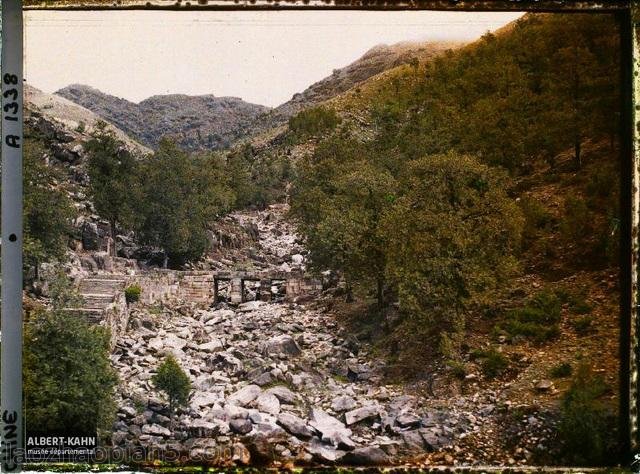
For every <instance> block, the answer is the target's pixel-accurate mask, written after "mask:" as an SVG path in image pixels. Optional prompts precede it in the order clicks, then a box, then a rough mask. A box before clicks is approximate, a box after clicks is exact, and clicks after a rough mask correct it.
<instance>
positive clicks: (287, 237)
mask: <svg viewBox="0 0 640 474" xmlns="http://www.w3.org/2000/svg"><path fill="white" fill-rule="evenodd" d="M455 46H456V48H455V49H446V48H445V45H442V44H436V45H434V44H428V45H427V46H425V47H424V48H422V49H421V48H418V49H417V50H416V49H415V48H414V46H407V45H401V46H393V47H390V48H384V47H382V48H380V47H378V48H374V49H373V50H372V51H370V52H369V53H368V54H366V55H365V56H364V57H363V58H360V59H359V60H358V61H356V62H355V63H353V64H352V65H350V66H347V67H346V68H343V69H342V70H337V71H336V73H335V74H334V75H332V76H331V77H329V78H326V79H325V80H323V81H320V82H319V83H317V84H315V85H312V86H311V87H310V88H309V89H307V90H306V91H303V93H302V94H300V95H298V96H296V97H294V99H292V101H290V102H287V103H286V104H283V105H282V106H281V107H280V108H279V110H280V112H282V114H280V115H278V114H275V115H273V114H272V116H271V118H270V119H269V120H267V118H266V116H262V115H260V114H261V113H262V112H264V110H261V109H260V107H258V108H256V107H254V106H251V105H247V104H245V103H242V104H238V103H237V102H236V101H232V102H233V103H231V104H226V105H225V101H224V100H223V99H214V98H212V97H210V96H209V97H205V98H199V99H197V98H196V99H193V101H192V102H191V105H190V107H191V106H193V107H191V108H189V110H182V109H181V108H180V107H179V106H178V105H177V104H176V103H175V102H174V100H173V99H175V96H171V97H164V98H156V99H149V101H145V102H148V104H147V105H149V106H150V109H147V110H146V111H145V112H144V114H143V113H142V112H140V113H138V112H136V111H135V110H138V109H136V108H131V107H129V105H128V104H122V103H120V102H118V103H117V104H116V105H118V104H119V106H123V107H124V108H123V110H125V112H127V111H129V112H131V114H132V117H133V119H132V120H133V123H134V125H136V124H138V125H139V124H141V123H142V122H143V121H147V120H150V121H151V122H152V125H153V126H152V127H151V128H150V129H147V130H152V131H153V135H152V136H151V135H149V136H147V135H145V134H144V133H146V132H144V133H143V132H141V131H140V129H135V127H133V126H132V127H133V128H131V127H130V128H128V129H127V131H128V132H129V133H130V134H131V135H134V136H137V137H143V136H145V137H147V138H146V139H145V143H148V144H150V145H153V147H154V150H153V151H152V150H150V149H148V148H146V147H144V146H142V145H140V144H138V143H136V142H135V141H133V140H132V139H131V138H127V137H126V135H125V133H124V132H123V131H122V130H119V129H117V128H115V127H114V126H112V125H109V124H107V123H104V122H102V121H101V120H99V119H98V117H97V116H96V115H95V114H94V113H92V112H89V111H88V110H86V109H84V108H82V107H77V106H75V105H74V104H71V103H70V102H69V101H68V100H65V99H62V98H60V97H57V96H47V95H46V94H42V93H38V92H37V91H31V94H30V95H31V99H30V100H28V104H27V113H26V115H25V117H26V120H25V122H26V124H25V125H26V126H25V131H26V137H25V138H26V140H25V216H24V217H25V281H26V299H25V301H26V302H25V307H26V326H25V334H26V336H27V337H26V340H27V344H26V350H25V361H26V368H25V374H26V375H25V380H26V382H27V385H26V389H25V398H26V400H27V409H28V410H30V412H29V414H28V416H30V417H31V419H32V420H37V423H38V424H39V425H40V426H42V427H44V426H53V427H55V429H58V428H62V427H67V428H68V427H72V428H73V429H76V428H83V429H84V428H87V427H88V428H89V429H90V430H98V432H99V434H100V437H101V443H104V444H105V445H106V446H109V447H111V448H115V447H119V448H125V449H128V450H130V449H134V448H135V449H138V448H142V449H145V450H149V451H151V450H158V451H159V452H162V450H164V449H166V448H167V447H168V446H171V449H174V448H175V450H176V452H178V453H180V455H181V456H183V455H184V456H185V459H186V458H187V457H188V456H191V454H192V453H193V452H194V449H195V450H196V451H198V450H207V449H210V448H215V449H219V448H220V449H222V450H226V451H228V452H229V453H233V454H232V457H230V458H229V459H228V460H227V459H223V460H220V459H216V460H215V461H211V463H212V464H213V465H215V466H216V467H219V466H221V465H224V466H225V467H227V466H229V465H251V466H261V465H265V466H271V467H276V468H284V467H286V468H289V467H291V468H293V467H297V466H299V465H307V466H319V465H322V466H339V465H343V464H344V465H390V464H399V463H405V462H406V463H408V464H409V465H411V466H421V467H423V466H432V465H440V464H447V465H458V466H460V465H489V464H493V465H521V466H522V465H531V464H538V465H541V464H544V465H549V464H553V465H575V464H579V465H613V464H615V463H616V462H617V460H618V456H619V452H618V448H617V444H616V443H617V434H616V429H617V426H616V410H617V403H618V369H619V367H618V365H619V364H618V360H617V357H618V331H619V325H618V314H619V307H618V304H619V301H618V300H619V294H618V293H619V288H618V277H619V275H618V270H619V261H618V259H619V255H618V253H619V245H618V241H619V221H620V209H619V192H618V189H619V170H620V166H619V152H620V137H619V136H618V128H619V122H620V114H619V111H620V108H621V107H620V103H619V102H620V90H619V85H618V79H619V62H620V58H619V49H620V48H619V45H618V32H617V25H616V23H615V21H614V19H613V17H610V16H606V15H574V14H572V15H546V14H536V15H525V16H524V17H522V18H521V19H519V20H518V21H516V22H515V23H512V24H510V25H508V26H507V27H505V28H503V29H501V30H499V31H497V32H496V33H494V34H491V33H487V34H486V35H484V36H483V37H482V38H481V39H479V40H478V41H476V42H474V43H472V44H468V45H466V46H464V47H460V46H458V45H455ZM405 47H406V49H403V48H405ZM67 92H69V91H67ZM76 92H77V91H76ZM85 92H86V94H87V95H86V96H84V99H83V100H85V99H86V100H87V101H88V102H91V100H92V99H91V97H94V96H95V97H101V96H100V93H99V92H97V91H94V90H86V89H85V88H82V87H81V88H80V93H81V94H84V93H85ZM27 99H29V95H28V96H27ZM76 99H77V97H76ZM107 99H108V100H107V101H106V102H105V103H103V102H100V101H99V102H97V103H95V104H93V107H94V109H101V110H98V111H97V113H103V114H106V113H107V112H108V110H107V109H109V110H111V109H110V107H111V105H109V104H111V99H112V98H107ZM78 100H80V99H78ZM221 100H222V102H221ZM105 104H106V105H105ZM227 105H228V107H227ZM236 106H239V107H240V108H237V107H236ZM245 106H246V107H248V109H249V112H248V115H247V116H245V115H243V113H242V110H244V109H245V108H246V107H245ZM103 107H104V109H105V110H107V112H106V111H105V110H102V108H103ZM220 107H221V108H222V109H224V111H223V112H224V113H222V115H220V116H218V115H216V114H218V112H220V110H219V108H220ZM116 108H117V107H116ZM202 108H205V109H207V110H206V111H205V112H206V113H204V112H203V113H202V114H200V112H202ZM134 109H135V110H134ZM194 111H195V112H194ZM120 112H122V111H120ZM194 113H195V114H196V115H198V117H195V116H194V115H193V114H194ZM207 114H209V115H207ZM238 114H240V115H242V117H241V120H240V119H239V115H238ZM200 115H202V116H200ZM276 115H277V116H276ZM118 117H121V116H115V117H114V121H116V120H115V119H117V118H118ZM212 117H213V119H215V120H213V119H212V120H209V119H211V118H212ZM126 118H127V119H131V117H126ZM261 118H265V120H264V123H261V124H257V125H256V126H255V127H254V126H252V125H250V124H251V123H254V122H253V120H258V121H259V120H261ZM200 119H202V120H203V122H200ZM245 119H246V120H245ZM194 120H196V121H197V126H194V127H192V126H191V125H193V124H194V123H196V122H194ZM116 122H117V121H116ZM238 123H241V124H240V125H238ZM129 125H131V124H129ZM165 125H166V126H165ZM169 125H170V126H169ZM200 125H202V127H201V126H200ZM273 125H276V126H275V128H272V129H270V130H266V129H267V128H268V127H271V126H273ZM136 126H137V125H136ZM211 127H213V129H215V130H223V131H224V133H222V132H221V135H220V136H219V137H218V138H220V137H226V138H224V139H222V138H221V139H220V140H218V138H215V137H213V138H211V140H213V141H211V140H209V138H206V137H205V136H203V135H202V134H201V132H202V131H203V130H205V129H206V130H209V131H210V132H212V133H214V135H215V133H217V132H215V130H213V129H211ZM234 127H235V128H234ZM212 130H213V131H212ZM230 130H231V131H230ZM164 132H166V133H167V134H168V135H169V136H168V137H161V135H162V134H163V133H164ZM227 132H229V133H227ZM236 132H237V133H236ZM216 136H217V135H216ZM229 137H231V138H229ZM227 138H229V140H227ZM236 139H239V140H240V143H239V144H235V145H233V146H230V147H228V146H227V145H230V143H231V142H233V141H235V140H236ZM207 140H209V141H207ZM210 145H211V146H210ZM203 148H206V150H203ZM211 148H223V149H217V150H212V149H211ZM158 267H164V268H163V269H162V271H158ZM54 269H61V271H58V272H56V271H53V270H54ZM185 269H186V270H188V271H187V272H183V271H182V270H185ZM194 270H197V271H194ZM214 275H218V276H220V275H222V276H221V277H220V278H219V279H218V280H216V279H215V278H216V277H215V276H214ZM195 276H198V277H199V278H203V279H202V280H193V281H194V283H193V286H192V287H189V286H186V290H184V291H183V290H180V288H181V285H188V284H189V283H188V282H189V281H192V280H190V278H194V277H195ZM205 277H207V278H210V279H209V280H205V279H204V278H205ZM243 278H244V280H243ZM227 280H231V281H230V282H227ZM71 283H73V284H71ZM161 289H162V291H163V292H162V296H160V290H161ZM165 290H166V291H165ZM212 290H213V293H214V295H213V297H211V294H210V293H211V291H212ZM77 291H80V292H81V293H82V292H83V291H84V293H82V294H84V298H85V299H84V300H83V299H82V298H78V295H76V293H77ZM203 294H204V296H203ZM210 297H211V298H210ZM83 305H84V306H83ZM101 305H102V306H101ZM116 309H117V311H116ZM87 315H89V316H90V317H87ZM96 315H97V317H96ZM107 316H108V317H107ZM92 318H94V319H92ZM100 318H103V319H102V320H101V323H100V324H102V325H103V326H105V327H106V329H103V328H102V327H99V328H96V325H95V322H96V321H100ZM49 340H56V341H58V342H57V343H56V344H54V345H51V344H48V341H49ZM69 353H73V354H75V357H73V358H69V357H68V354H69ZM167 356H169V357H167ZM42 361H50V363H47V364H43V363H42ZM60 361H62V362H60ZM58 366H62V367H65V370H64V371H58V370H54V369H55V367H58ZM92 367H93V368H95V370H94V371H93V372H94V373H92V370H90V368H92ZM114 368H115V369H116V370H115V372H117V377H116V373H115V372H114V371H113V369H114ZM70 377H72V378H73V380H74V382H73V384H70V383H69V382H68V380H69V378H70ZM42 381H44V382H42ZM41 382H42V383H41ZM174 382H175V383H174ZM176 384H177V385H179V386H177V385H176ZM101 387H102V388H101ZM166 402H168V407H167V403H166ZM51 407H53V408H51ZM68 407H73V408H74V409H73V410H72V411H69V410H70V409H69V408H68ZM92 407H93V409H92ZM116 413H117V416H116ZM63 425H64V426H63ZM80 425H82V426H80ZM274 446H275V447H276V448H277V449H274ZM145 452H146V451H145ZM189 462H194V460H193V459H192V458H189Z"/></svg>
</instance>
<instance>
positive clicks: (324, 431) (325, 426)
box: [309, 408, 355, 449]
mask: <svg viewBox="0 0 640 474" xmlns="http://www.w3.org/2000/svg"><path fill="white" fill-rule="evenodd" d="M309 425H310V426H311V427H313V428H315V429H316V431H318V433H320V439H321V440H322V441H323V442H325V443H329V444H332V445H333V446H336V447H339V448H342V449H353V448H355V444H354V443H353V441H351V439H350V438H349V437H350V436H351V430H350V429H348V428H347V427H346V426H344V424H343V423H342V422H341V421H340V420H338V419H337V418H334V417H332V416H331V415H329V414H328V413H327V412H325V411H324V410H321V409H319V408H312V409H311V413H310V416H309Z"/></svg>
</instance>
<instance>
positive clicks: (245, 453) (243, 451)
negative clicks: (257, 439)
mask: <svg viewBox="0 0 640 474" xmlns="http://www.w3.org/2000/svg"><path fill="white" fill-rule="evenodd" d="M231 452H232V453H233V454H232V456H231V460H232V461H233V462H235V463H237V464H242V465H243V466H248V465H249V464H250V463H251V453H250V452H249V450H248V449H247V447H246V446H245V445H244V444H242V443H234V445H233V447H232V448H231Z"/></svg>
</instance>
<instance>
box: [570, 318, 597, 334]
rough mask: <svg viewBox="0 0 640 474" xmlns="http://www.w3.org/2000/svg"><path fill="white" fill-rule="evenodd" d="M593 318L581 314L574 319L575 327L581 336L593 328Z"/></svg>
mask: <svg viewBox="0 0 640 474" xmlns="http://www.w3.org/2000/svg"><path fill="white" fill-rule="evenodd" d="M592 324H593V318H592V317H591V316H581V317H579V318H576V319H575V320H573V321H572V325H573V329H575V331H576V333H578V334H579V335H580V336H584V335H586V334H588V333H589V332H590V331H591V329H592V327H591V326H592Z"/></svg>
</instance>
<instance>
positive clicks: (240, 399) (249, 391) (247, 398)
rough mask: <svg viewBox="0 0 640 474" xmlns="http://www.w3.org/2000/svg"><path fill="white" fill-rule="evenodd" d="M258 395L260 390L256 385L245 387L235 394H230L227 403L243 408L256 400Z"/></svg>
mask: <svg viewBox="0 0 640 474" xmlns="http://www.w3.org/2000/svg"><path fill="white" fill-rule="evenodd" d="M260 393H262V389H261V388H260V387H258V386H257V385H253V384H252V385H247V386H245V387H242V388H241V389H240V390H238V391H237V392H235V393H233V394H231V395H230V396H229V398H228V400H227V402H228V403H230V404H231V405H238V406H241V407H244V406H247V405H248V404H249V403H251V402H252V401H254V400H255V399H256V398H258V395H260Z"/></svg>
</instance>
